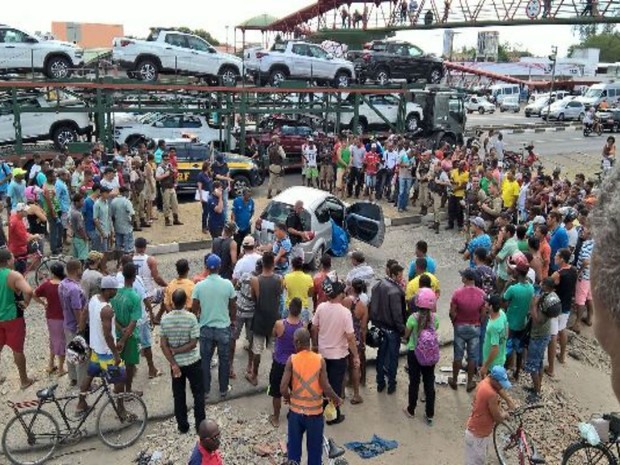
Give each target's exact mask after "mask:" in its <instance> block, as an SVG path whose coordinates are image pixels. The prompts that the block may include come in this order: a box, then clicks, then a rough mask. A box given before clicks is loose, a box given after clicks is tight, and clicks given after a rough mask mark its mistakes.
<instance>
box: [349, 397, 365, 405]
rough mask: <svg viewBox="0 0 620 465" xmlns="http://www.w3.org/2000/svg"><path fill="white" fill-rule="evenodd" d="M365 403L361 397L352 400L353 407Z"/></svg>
mask: <svg viewBox="0 0 620 465" xmlns="http://www.w3.org/2000/svg"><path fill="white" fill-rule="evenodd" d="M363 403H364V399H362V398H361V397H353V398H352V399H351V405H359V404H363Z"/></svg>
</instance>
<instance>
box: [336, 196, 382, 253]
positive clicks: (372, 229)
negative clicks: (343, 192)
mask: <svg viewBox="0 0 620 465" xmlns="http://www.w3.org/2000/svg"><path fill="white" fill-rule="evenodd" d="M344 223H345V224H344V226H345V229H346V231H347V232H348V233H349V235H350V236H351V237H354V238H355V239H357V240H360V241H362V242H365V243H367V244H370V245H372V246H373V247H381V244H383V239H384V238H385V221H384V218H383V209H382V208H381V207H380V206H379V205H377V204H375V203H370V202H355V203H354V204H352V205H349V206H348V207H347V209H346V216H345V222H344Z"/></svg>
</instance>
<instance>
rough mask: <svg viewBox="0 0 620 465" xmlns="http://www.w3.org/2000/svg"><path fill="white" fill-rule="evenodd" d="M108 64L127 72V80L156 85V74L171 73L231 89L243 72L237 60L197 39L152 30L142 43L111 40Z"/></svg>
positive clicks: (120, 39)
mask: <svg viewBox="0 0 620 465" xmlns="http://www.w3.org/2000/svg"><path fill="white" fill-rule="evenodd" d="M112 60H113V61H115V62H117V63H119V64H120V66H121V68H122V69H125V70H127V74H128V75H129V77H133V78H137V79H139V80H141V81H147V82H154V81H157V79H158V77H159V75H160V73H171V74H189V75H194V76H200V77H204V78H206V79H208V80H209V81H210V82H211V83H218V82H220V81H221V83H222V84H223V85H225V86H234V85H236V84H237V80H238V79H239V78H240V77H241V69H242V68H243V65H242V61H241V59H239V58H237V57H236V56H234V55H230V54H228V53H221V52H218V51H217V50H216V49H215V48H214V47H213V46H212V45H211V44H210V43H209V42H207V41H206V40H204V39H202V38H201V37H198V36H195V35H193V34H185V33H182V32H179V31H174V30H163V29H153V30H152V31H151V34H150V35H149V37H148V38H147V39H146V40H138V39H133V38H129V37H116V38H114V40H113V42H112Z"/></svg>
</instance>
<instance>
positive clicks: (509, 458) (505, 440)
mask: <svg viewBox="0 0 620 465" xmlns="http://www.w3.org/2000/svg"><path fill="white" fill-rule="evenodd" d="M542 407H544V405H541V404H537V405H529V406H527V407H522V408H520V409H517V410H515V411H514V412H513V413H512V416H513V417H514V418H515V419H516V423H517V426H516V428H515V427H514V426H512V425H510V424H508V423H506V422H504V423H498V424H497V425H495V429H494V430H493V445H494V446H495V453H496V454H497V459H498V460H499V463H500V464H501V465H536V464H543V463H546V461H545V459H544V457H541V456H540V455H538V452H537V451H536V446H535V445H534V442H533V441H532V438H531V437H530V436H529V434H528V433H527V432H526V431H525V428H524V427H523V414H524V413H525V412H527V411H528V410H535V409H539V408H542Z"/></svg>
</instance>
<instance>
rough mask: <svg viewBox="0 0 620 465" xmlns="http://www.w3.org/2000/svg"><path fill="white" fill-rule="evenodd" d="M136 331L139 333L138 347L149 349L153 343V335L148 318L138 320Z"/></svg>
mask: <svg viewBox="0 0 620 465" xmlns="http://www.w3.org/2000/svg"><path fill="white" fill-rule="evenodd" d="M138 333H139V334H140V348H142V349H150V348H151V346H152V345H153V335H152V333H151V322H150V321H149V320H148V319H147V320H144V321H139V322H138Z"/></svg>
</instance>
